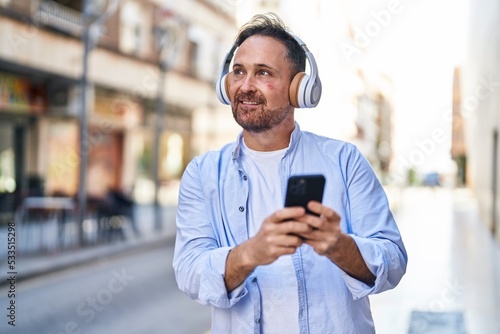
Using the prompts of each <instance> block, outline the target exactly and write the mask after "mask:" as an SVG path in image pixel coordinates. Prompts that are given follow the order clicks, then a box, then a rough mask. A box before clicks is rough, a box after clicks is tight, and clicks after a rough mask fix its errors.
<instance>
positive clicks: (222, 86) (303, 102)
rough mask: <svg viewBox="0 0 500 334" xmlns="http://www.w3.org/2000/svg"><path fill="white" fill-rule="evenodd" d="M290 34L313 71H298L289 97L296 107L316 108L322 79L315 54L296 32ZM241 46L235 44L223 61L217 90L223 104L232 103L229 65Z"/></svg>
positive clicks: (291, 85)
mask: <svg viewBox="0 0 500 334" xmlns="http://www.w3.org/2000/svg"><path fill="white" fill-rule="evenodd" d="M288 34H289V35H290V36H291V37H292V38H293V39H294V40H295V41H296V42H297V43H298V44H299V46H300V47H301V48H302V50H303V51H304V54H305V56H306V59H307V61H308V62H309V67H310V71H311V73H310V74H309V75H308V74H306V73H304V72H299V73H297V74H296V75H295V76H294V78H293V79H292V82H291V84H290V92H289V98H290V103H291V104H292V106H294V107H295V108H314V107H316V106H317V105H318V103H319V100H320V98H321V90H322V89H321V80H320V79H319V75H318V67H317V65H316V60H315V59H314V56H313V54H312V53H311V52H310V51H309V49H308V48H307V46H306V44H305V43H304V42H303V41H302V40H301V39H300V38H299V37H298V36H297V35H295V34H293V33H291V32H288ZM238 47H239V45H237V44H236V43H234V44H233V46H232V47H231V49H230V50H229V52H228V53H227V54H226V57H225V58H224V62H223V63H222V70H221V72H220V74H219V78H218V80H217V85H216V91H217V97H218V98H219V101H221V103H223V104H228V105H230V104H231V100H230V99H229V94H228V90H229V89H228V88H229V83H228V80H227V79H228V74H229V72H230V71H229V66H230V65H231V61H232V60H233V56H234V53H235V51H236V49H237V48H238Z"/></svg>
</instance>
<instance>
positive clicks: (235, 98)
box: [229, 35, 293, 132]
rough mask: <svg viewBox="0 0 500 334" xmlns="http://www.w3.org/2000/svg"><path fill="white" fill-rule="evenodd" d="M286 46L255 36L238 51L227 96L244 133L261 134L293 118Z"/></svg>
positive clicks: (264, 37)
mask: <svg viewBox="0 0 500 334" xmlns="http://www.w3.org/2000/svg"><path fill="white" fill-rule="evenodd" d="M285 54H286V49H285V46H284V45H283V44H282V43H280V42H279V41H278V40H276V39H274V38H272V37H266V36H260V35H254V36H251V37H249V38H247V39H246V40H245V41H244V42H243V43H242V44H241V45H240V47H239V48H238V51H237V52H236V55H235V57H234V62H233V71H232V73H231V75H230V77H229V97H230V99H231V108H232V110H233V117H234V119H235V120H236V122H237V123H238V124H239V125H240V126H241V127H242V128H243V129H245V130H246V131H249V132H263V131H266V130H269V129H272V128H273V127H274V126H276V125H278V124H280V123H281V122H282V121H283V120H284V119H285V118H286V117H287V116H293V114H292V113H291V111H292V110H293V107H292V106H291V105H290V102H289V96H288V90H289V87H290V81H291V69H290V68H291V65H290V62H289V61H288V60H287V59H286V58H285Z"/></svg>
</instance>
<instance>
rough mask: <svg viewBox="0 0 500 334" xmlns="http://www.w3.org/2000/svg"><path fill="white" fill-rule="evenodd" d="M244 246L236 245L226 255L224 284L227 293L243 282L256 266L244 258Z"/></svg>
mask: <svg viewBox="0 0 500 334" xmlns="http://www.w3.org/2000/svg"><path fill="white" fill-rule="evenodd" d="M244 248H245V244H241V245H239V246H236V247H234V248H233V249H232V250H231V251H230V252H229V254H228V255H227V259H226V273H225V275H224V284H225V285H226V290H227V292H228V293H229V292H231V291H233V290H234V289H236V288H237V287H238V286H239V285H240V284H241V283H243V281H244V280H245V279H246V278H247V277H248V276H249V275H250V274H251V273H252V272H253V271H254V269H255V268H256V266H254V265H251V264H250V263H249V261H248V260H247V259H246V257H245V251H244Z"/></svg>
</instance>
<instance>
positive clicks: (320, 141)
mask: <svg viewBox="0 0 500 334" xmlns="http://www.w3.org/2000/svg"><path fill="white" fill-rule="evenodd" d="M301 140H302V145H304V146H305V147H317V148H318V149H320V150H322V151H323V152H324V153H328V154H332V155H333V156H339V157H340V156H342V157H348V156H351V155H360V154H361V153H360V151H359V149H358V148H357V147H356V145H354V144H352V143H349V142H347V141H343V140H340V139H335V138H330V137H326V136H321V135H317V134H315V133H312V132H308V131H302V138H301Z"/></svg>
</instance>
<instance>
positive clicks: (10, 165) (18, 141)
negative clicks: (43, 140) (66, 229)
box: [0, 71, 47, 215]
mask: <svg viewBox="0 0 500 334" xmlns="http://www.w3.org/2000/svg"><path fill="white" fill-rule="evenodd" d="M46 106H47V95H46V91H45V89H44V86H43V84H41V83H40V82H38V81H32V80H30V79H29V78H28V77H24V76H20V75H17V74H14V73H9V72H6V71H0V214H5V215H11V214H12V213H13V211H14V210H15V207H16V205H17V204H18V202H19V200H20V198H21V197H22V196H25V195H27V194H29V193H36V192H39V191H40V188H41V187H42V184H41V180H40V179H38V178H36V175H30V174H29V172H30V169H29V168H28V166H29V163H30V162H31V161H30V159H31V156H30V155H31V154H32V152H33V151H32V148H31V147H30V145H29V143H30V141H31V139H32V137H31V134H32V133H31V129H32V128H33V126H34V124H35V123H36V119H37V118H38V117H39V116H40V115H43V114H45V113H46Z"/></svg>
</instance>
